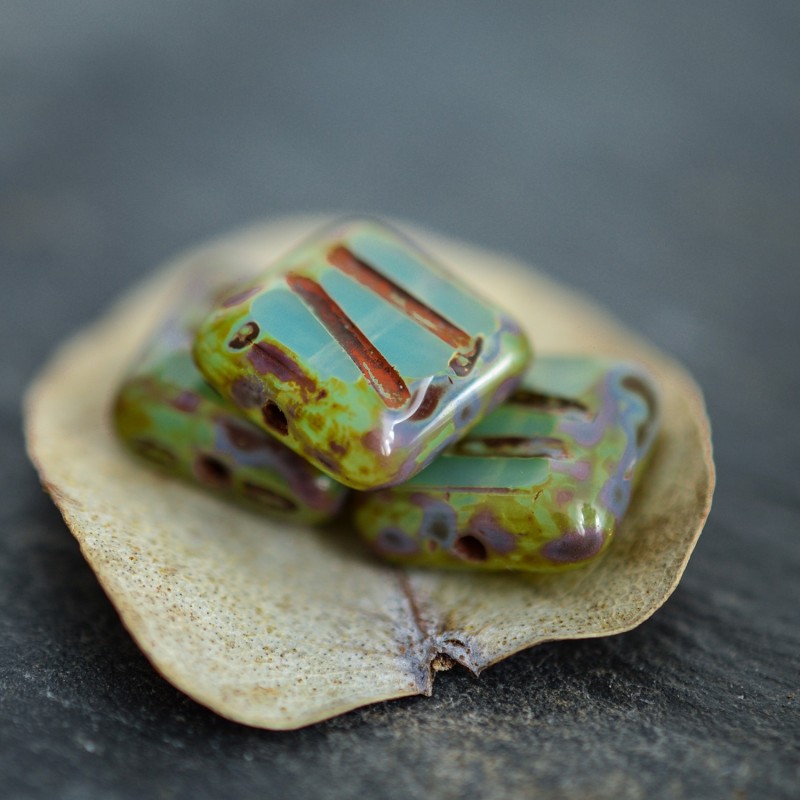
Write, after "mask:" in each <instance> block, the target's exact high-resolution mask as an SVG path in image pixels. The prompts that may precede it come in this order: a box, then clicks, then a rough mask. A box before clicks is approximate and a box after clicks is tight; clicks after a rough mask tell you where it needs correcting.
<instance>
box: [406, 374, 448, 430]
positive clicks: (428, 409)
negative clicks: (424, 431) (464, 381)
mask: <svg viewBox="0 0 800 800" xmlns="http://www.w3.org/2000/svg"><path fill="white" fill-rule="evenodd" d="M443 392H444V387H443V386H437V385H436V384H435V383H432V384H430V386H428V388H427V389H426V390H425V396H424V397H423V398H422V402H421V403H420V404H419V406H418V407H417V410H416V411H415V412H414V413H413V414H412V415H411V416H410V417H409V419H411V420H412V421H414V422H416V421H417V420H420V419H428V417H429V416H430V415H431V414H433V412H434V411H435V410H436V406H438V405H439V400H440V399H441V397H442V393H443Z"/></svg>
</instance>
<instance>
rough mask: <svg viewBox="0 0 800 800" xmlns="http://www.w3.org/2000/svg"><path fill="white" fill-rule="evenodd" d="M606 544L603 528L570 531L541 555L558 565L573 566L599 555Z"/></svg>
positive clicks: (548, 544)
mask: <svg viewBox="0 0 800 800" xmlns="http://www.w3.org/2000/svg"><path fill="white" fill-rule="evenodd" d="M604 542H605V533H604V532H603V530H602V529H601V528H587V529H586V530H585V531H570V532H569V533H565V534H563V535H562V536H560V537H559V538H558V539H554V540H553V541H552V542H548V543H547V544H546V545H545V546H544V547H543V548H542V550H541V553H542V555H543V556H544V557H545V558H547V559H549V560H550V561H555V562H556V563H558V564H573V563H575V562H578V561H584V560H586V559H587V558H591V557H592V556H595V555H597V553H599V552H600V550H601V548H602V547H603V543H604Z"/></svg>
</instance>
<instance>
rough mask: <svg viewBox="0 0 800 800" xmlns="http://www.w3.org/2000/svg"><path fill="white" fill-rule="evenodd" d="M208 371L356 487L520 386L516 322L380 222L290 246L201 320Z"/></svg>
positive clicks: (520, 340) (400, 466)
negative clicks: (266, 268) (287, 252)
mask: <svg viewBox="0 0 800 800" xmlns="http://www.w3.org/2000/svg"><path fill="white" fill-rule="evenodd" d="M194 356H195V361H196V363H197V364H198V366H199V367H200V369H201V370H202V371H203V373H204V374H205V375H206V377H207V378H208V380H209V382H210V383H211V384H212V385H213V386H214V387H215V388H216V389H218V390H219V391H220V392H221V393H222V394H223V395H224V396H225V397H227V398H229V399H231V400H232V401H233V402H234V403H236V404H237V405H238V406H239V408H240V409H241V410H242V412H243V413H244V414H246V415H247V417H248V418H249V419H251V420H252V421H253V422H254V423H256V424H258V425H260V426H261V427H262V428H263V429H264V430H266V431H269V432H270V433H272V434H273V435H274V436H276V437H278V438H279V439H281V441H283V442H285V443H286V444H287V445H289V447H291V448H292V449H293V450H295V451H297V452H298V453H300V454H301V455H303V456H304V457H305V458H307V459H308V460H309V461H311V462H312V463H314V464H315V465H317V466H318V467H319V468H320V469H322V470H324V471H325V472H327V473H328V474H330V475H332V476H333V477H335V478H336V479H337V480H340V481H341V482H343V483H346V484H348V485H350V486H353V487H355V488H358V489H370V488H375V487H380V486H388V485H393V484H396V483H400V482H402V481H404V480H407V479H408V478H409V477H411V476H412V475H414V474H416V473H417V472H419V471H420V470H421V469H423V468H424V467H425V466H426V465H427V464H428V463H430V461H431V460H432V459H433V458H434V457H435V456H436V455H437V454H438V453H439V452H440V451H441V450H442V449H443V448H444V447H446V445H447V444H449V443H450V442H452V441H455V440H456V439H458V438H460V437H461V436H463V435H464V433H465V432H466V431H467V430H468V429H469V428H470V427H472V426H473V425H474V424H476V423H477V422H478V421H479V420H480V419H481V418H482V417H483V416H484V415H485V414H486V413H487V412H488V411H489V410H490V409H491V408H493V407H494V406H496V405H497V404H498V403H499V402H501V401H502V400H503V399H505V397H507V396H508V394H509V393H510V392H511V391H512V390H513V389H514V387H515V385H516V384H517V383H518V381H519V376H520V374H521V373H522V371H523V370H524V368H525V366H526V364H527V363H528V361H529V357H530V351H529V347H528V343H527V341H526V339H525V337H524V335H523V334H522V332H521V330H520V328H519V326H518V325H517V324H516V323H515V322H514V321H513V320H511V319H510V318H509V317H507V316H506V315H505V314H504V313H503V312H502V311H501V310H500V309H498V308H496V307H494V306H493V305H491V304H489V303H487V302H485V301H483V300H481V299H479V298H477V297H476V296H475V295H474V294H473V293H472V292H471V291H470V290H469V289H467V288H466V287H465V286H464V285H462V284H460V283H458V282H456V281H455V279H453V278H452V277H450V276H448V275H446V274H445V273H444V272H443V271H442V270H441V268H440V267H438V266H437V265H435V264H434V263H432V262H431V261H430V259H429V258H427V257H426V256H425V255H424V254H423V253H421V252H420V251H418V250H417V249H416V247H414V246H413V245H412V244H410V243H409V242H408V241H406V240H405V239H404V238H403V237H402V236H400V235H398V234H397V233H395V232H394V231H392V230H391V229H389V228H387V227H385V226H384V225H382V224H380V223H378V222H375V221H371V220H354V221H350V222H347V223H342V224H340V225H338V226H334V227H332V228H328V229H326V230H325V231H323V232H321V233H320V234H318V235H317V236H315V237H313V238H312V239H310V240H309V241H307V242H306V243H304V244H302V245H301V246H299V247H297V248H296V249H295V250H293V251H292V252H290V253H289V254H288V255H286V256H285V257H284V258H282V259H281V260H280V261H279V262H278V264H276V265H275V267H274V268H273V269H272V270H271V271H270V272H268V273H267V274H265V275H262V276H260V277H259V278H258V279H256V280H255V281H251V282H250V283H248V284H246V285H243V286H241V287H240V288H239V289H238V290H237V291H236V292H234V293H233V294H232V295H231V296H230V297H229V298H228V299H227V300H224V301H223V302H221V303H219V304H217V306H216V308H215V310H214V312H213V313H212V314H211V315H210V316H209V317H208V319H207V320H206V321H205V322H204V323H203V325H202V326H201V327H200V330H199V331H198V335H197V338H196V340H195V347H194Z"/></svg>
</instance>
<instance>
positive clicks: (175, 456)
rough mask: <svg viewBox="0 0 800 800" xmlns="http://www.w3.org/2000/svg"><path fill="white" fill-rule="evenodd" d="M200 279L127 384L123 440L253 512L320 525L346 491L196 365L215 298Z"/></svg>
mask: <svg viewBox="0 0 800 800" xmlns="http://www.w3.org/2000/svg"><path fill="white" fill-rule="evenodd" d="M219 283H220V281H219V278H218V277H217V279H216V281H214V280H209V279H208V278H203V277H200V276H198V277H197V278H196V280H194V281H192V282H191V283H190V284H188V285H187V286H186V287H185V291H184V292H182V297H181V303H182V308H179V309H177V310H176V311H175V313H174V314H172V315H171V316H170V318H169V319H168V320H166V321H165V323H164V324H163V325H162V327H161V328H160V330H159V331H158V332H157V333H156V335H155V336H154V337H153V338H152V340H151V341H150V343H149V344H148V345H147V347H146V349H145V351H144V352H143V353H142V354H141V357H140V359H139V360H138V362H137V363H136V364H135V365H133V367H132V369H131V370H130V372H129V374H128V375H127V377H126V378H125V380H124V382H123V383H122V385H121V387H120V389H119V391H118V393H117V396H116V401H115V404H114V410H113V415H114V423H115V427H116V429H117V432H118V434H119V436H120V438H121V439H122V441H123V442H124V443H125V444H126V445H127V446H128V447H129V448H130V449H131V450H133V451H134V452H135V453H137V454H138V455H140V456H143V457H144V458H146V459H147V460H148V461H150V463H151V464H154V465H156V466H158V467H160V468H162V469H163V470H166V471H168V472H170V473H172V474H175V475H178V476H181V477H183V478H186V479H189V480H191V481H193V482H195V483H197V484H199V485H201V486H202V487H203V488H205V489H210V490H213V491H215V492H218V493H221V494H224V495H226V496H227V497H228V498H230V499H234V500H238V501H242V502H244V503H246V504H247V505H249V506H250V507H251V508H254V509H257V510H260V511H264V512H267V513H270V514H273V515H277V516H280V517H282V518H284V519H287V520H291V521H297V522H321V521H324V520H326V519H329V518H331V517H333V516H334V515H335V514H336V513H337V512H338V511H339V510H340V508H341V506H342V504H343V502H344V499H345V496H346V494H347V489H346V488H345V487H344V486H342V485H341V484H339V483H337V482H336V481H333V480H331V478H329V477H328V476H327V475H325V474H323V473H321V472H320V471H319V470H317V469H315V468H314V467H313V466H312V465H311V464H309V463H307V462H306V461H305V460H304V459H302V458H300V457H299V456H298V455H297V454H296V453H293V452H292V451H291V450H289V448H288V447H285V446H284V445H282V444H281V443H280V442H278V441H277V440H276V439H275V438H274V437H272V436H269V435H267V434H265V433H264V432H263V431H261V430H259V428H257V427H256V426H255V425H252V424H251V423H249V422H248V421H247V420H245V419H243V418H242V417H241V415H240V414H239V413H238V412H237V410H236V408H235V407H234V406H232V405H231V404H230V403H228V402H227V401H225V400H224V399H223V398H222V397H221V396H220V395H219V394H218V393H217V392H215V391H214V390H213V389H212V388H211V387H210V386H208V384H207V383H206V381H205V380H204V379H203V376H202V375H201V374H200V372H199V371H198V369H197V367H195V365H194V362H193V361H192V357H191V343H192V338H193V334H194V330H195V328H196V326H197V323H198V322H199V320H200V319H202V318H203V317H204V316H205V314H206V313H208V309H209V307H210V305H211V301H210V297H209V296H210V295H216V294H217V291H216V290H215V288H214V286H215V284H216V285H217V286H218V285H219Z"/></svg>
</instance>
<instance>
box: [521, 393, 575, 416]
mask: <svg viewBox="0 0 800 800" xmlns="http://www.w3.org/2000/svg"><path fill="white" fill-rule="evenodd" d="M506 403H510V404H512V405H515V406H528V407H529V408H536V409H541V410H542V411H580V412H581V413H583V414H588V413H589V409H588V408H587V407H586V406H585V405H584V404H583V403H581V402H580V401H579V400H573V399H571V398H569V397H556V396H555V395H549V394H542V393H541V392H533V391H531V390H530V389H516V390H515V391H513V392H512V393H511V394H510V395H509V397H508V399H507V400H506Z"/></svg>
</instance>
